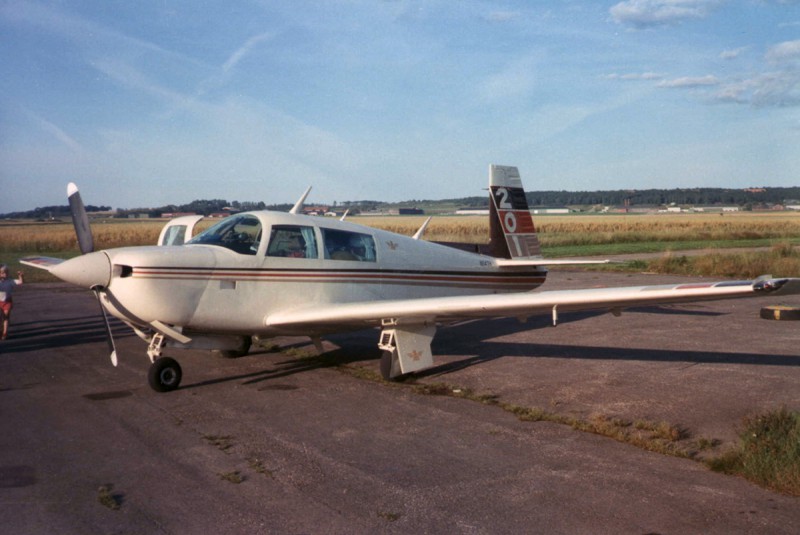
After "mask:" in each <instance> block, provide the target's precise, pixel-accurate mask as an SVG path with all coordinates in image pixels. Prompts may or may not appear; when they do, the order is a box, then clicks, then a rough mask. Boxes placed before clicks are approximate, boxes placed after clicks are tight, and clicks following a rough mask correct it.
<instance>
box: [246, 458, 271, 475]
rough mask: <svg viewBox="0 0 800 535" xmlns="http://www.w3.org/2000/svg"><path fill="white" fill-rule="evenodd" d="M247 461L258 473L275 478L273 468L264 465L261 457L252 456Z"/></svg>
mask: <svg viewBox="0 0 800 535" xmlns="http://www.w3.org/2000/svg"><path fill="white" fill-rule="evenodd" d="M247 463H248V464H249V465H250V468H251V469H252V470H253V471H254V472H255V473H257V474H262V475H265V476H267V477H268V478H270V479H275V474H274V473H273V471H272V470H269V469H268V468H267V467H266V466H264V462H263V461H262V460H260V459H256V458H250V459H247Z"/></svg>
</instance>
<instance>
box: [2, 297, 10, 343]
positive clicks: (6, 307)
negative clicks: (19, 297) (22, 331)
mask: <svg viewBox="0 0 800 535" xmlns="http://www.w3.org/2000/svg"><path fill="white" fill-rule="evenodd" d="M10 319H11V303H3V304H2V305H0V322H2V323H3V334H2V338H0V339H2V340H5V339H6V338H7V337H8V322H9V320H10Z"/></svg>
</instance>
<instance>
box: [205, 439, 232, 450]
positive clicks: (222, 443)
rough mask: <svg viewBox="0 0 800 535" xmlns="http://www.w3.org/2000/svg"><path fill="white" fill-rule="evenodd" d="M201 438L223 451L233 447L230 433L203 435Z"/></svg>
mask: <svg viewBox="0 0 800 535" xmlns="http://www.w3.org/2000/svg"><path fill="white" fill-rule="evenodd" d="M203 439H205V441H206V442H208V443H209V444H211V445H212V446H215V447H216V448H217V449H218V450H220V451H223V452H225V453H228V450H229V449H231V448H232V447H233V437H232V436H230V435H203Z"/></svg>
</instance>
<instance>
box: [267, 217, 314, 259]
mask: <svg viewBox="0 0 800 535" xmlns="http://www.w3.org/2000/svg"><path fill="white" fill-rule="evenodd" d="M267 256H279V257H284V258H318V257H319V254H318V253H317V238H316V235H315V234H314V227H305V226H300V225H273V226H272V230H271V231H270V234H269V245H268V246H267Z"/></svg>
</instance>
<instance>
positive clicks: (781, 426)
mask: <svg viewBox="0 0 800 535" xmlns="http://www.w3.org/2000/svg"><path fill="white" fill-rule="evenodd" d="M708 466H709V467H710V468H711V469H712V470H714V471H716V472H723V473H726V474H735V475H739V476H742V477H744V478H746V479H749V480H750V481H753V482H755V483H757V484H759V485H762V486H764V487H767V488H769V489H772V490H775V491H778V492H783V493H786V494H791V495H793V496H800V413H798V412H794V411H789V410H787V409H786V408H785V407H784V408H782V409H779V410H776V411H772V412H768V413H765V414H762V415H759V416H755V417H753V418H748V419H746V420H745V421H744V425H743V428H742V430H741V431H740V433H739V444H738V446H737V447H736V448H735V449H733V450H731V451H729V452H727V453H725V454H723V455H722V456H720V457H716V458H714V459H711V460H710V461H708Z"/></svg>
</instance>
